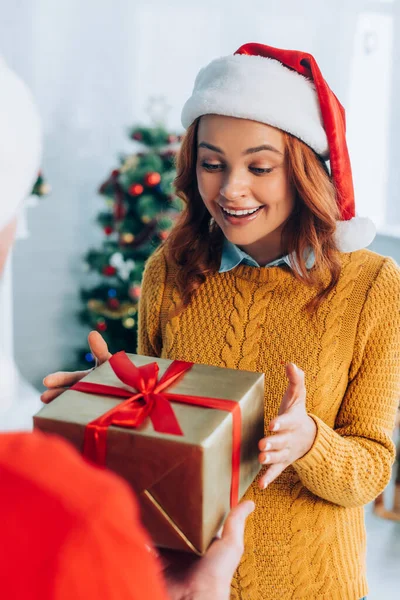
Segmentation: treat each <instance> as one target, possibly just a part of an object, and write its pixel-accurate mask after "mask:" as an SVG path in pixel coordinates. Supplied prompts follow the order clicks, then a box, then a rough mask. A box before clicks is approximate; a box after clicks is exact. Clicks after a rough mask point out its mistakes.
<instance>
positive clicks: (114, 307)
mask: <svg viewBox="0 0 400 600" xmlns="http://www.w3.org/2000/svg"><path fill="white" fill-rule="evenodd" d="M107 304H108V306H109V307H110V308H111V310H117V309H118V308H119V306H120V303H119V300H118V298H109V299H108V302H107Z"/></svg>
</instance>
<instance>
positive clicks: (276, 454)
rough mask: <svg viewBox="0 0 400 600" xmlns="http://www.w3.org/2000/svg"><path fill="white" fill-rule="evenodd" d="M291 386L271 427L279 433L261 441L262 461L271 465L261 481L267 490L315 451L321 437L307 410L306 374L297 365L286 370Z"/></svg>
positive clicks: (288, 366) (271, 429) (261, 484)
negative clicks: (300, 459) (317, 441)
mask: <svg viewBox="0 0 400 600" xmlns="http://www.w3.org/2000/svg"><path fill="white" fill-rule="evenodd" d="M285 369H286V376H287V378H288V380H289V385H288V387H287V390H286V392H285V394H284V396H283V399H282V403H281V405H280V408H279V412H278V416H277V417H276V418H275V419H273V420H272V421H271V422H270V423H269V426H268V429H269V431H271V432H274V433H275V432H278V433H275V435H269V436H267V437H264V438H263V439H262V440H260V442H259V444H258V447H259V450H260V451H261V452H260V454H259V461H260V463H261V464H262V465H270V466H269V467H268V469H267V470H266V472H265V473H264V474H263V475H262V477H260V480H259V486H260V488H262V489H265V488H266V487H267V486H268V485H269V484H270V483H272V482H273V481H274V480H275V479H276V478H277V477H279V475H280V474H281V473H282V472H283V471H284V470H285V469H286V467H288V466H289V465H291V464H292V463H294V462H295V461H296V460H298V459H299V458H302V457H303V456H304V455H305V454H307V452H308V451H309V450H310V449H311V447H312V446H313V444H314V441H315V437H316V435H317V426H316V424H315V421H314V419H312V417H310V416H309V415H308V414H307V410H306V387H305V383H304V372H303V371H302V370H301V369H299V367H297V366H296V365H295V364H294V363H289V364H287V365H286V366H285Z"/></svg>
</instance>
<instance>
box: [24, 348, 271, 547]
mask: <svg viewBox="0 0 400 600" xmlns="http://www.w3.org/2000/svg"><path fill="white" fill-rule="evenodd" d="M127 356H128V357H129V359H130V360H131V361H132V362H134V363H135V365H136V366H137V367H140V366H142V365H145V364H148V363H149V362H157V364H158V365H159V369H160V370H159V378H160V377H161V376H162V375H163V374H164V372H165V371H166V369H167V367H168V366H169V365H170V364H171V362H172V361H170V360H166V359H161V358H154V357H146V356H140V355H136V354H127ZM82 381H85V382H94V383H101V384H104V385H112V386H117V387H120V388H124V389H127V390H132V392H133V393H135V390H133V388H129V387H128V386H127V385H125V384H123V383H122V382H121V381H120V380H119V379H118V378H117V376H116V375H115V373H114V372H113V370H112V368H111V366H110V364H109V363H108V362H106V363H104V364H103V365H101V366H100V367H98V368H97V369H96V370H94V371H92V372H91V373H90V374H89V375H87V377H85V378H84V379H83V380H82ZM166 391H168V392H173V393H176V394H182V395H185V394H188V395H193V396H207V397H213V398H222V399H227V400H234V401H237V402H239V403H240V407H241V413H242V444H241V465H240V483H239V496H240V498H241V497H242V496H243V495H244V493H245V491H246V490H247V488H248V487H249V486H250V485H251V483H252V482H253V480H254V479H255V477H256V476H257V474H258V472H259V470H260V464H259V462H258V441H259V440H260V439H261V438H262V437H263V436H264V426H263V414H264V409H263V404H264V374H263V373H254V372H250V371H238V370H235V369H225V368H221V367H213V366H208V365H200V364H195V365H193V367H192V368H191V370H190V371H188V372H187V373H186V374H185V376H184V378H183V379H181V380H180V381H178V382H177V383H175V384H173V385H171V387H170V388H168V390H166ZM120 401H121V399H119V398H113V397H109V396H96V395H94V394H87V393H83V392H78V391H74V390H67V391H66V392H64V393H63V394H61V395H60V396H59V397H58V398H56V399H55V400H53V402H51V403H50V404H49V405H46V406H44V407H43V408H42V409H41V410H40V411H39V412H38V414H37V415H35V417H34V426H35V428H36V429H40V430H42V431H46V432H51V433H57V434H59V435H61V436H62V437H64V438H66V439H67V440H69V441H70V442H71V443H72V444H73V445H74V446H75V447H76V448H77V449H78V450H79V451H80V452H82V449H83V436H84V430H85V426H86V425H87V423H89V422H90V421H92V420H94V419H96V418H98V417H99V416H100V415H102V414H104V413H105V412H107V411H108V410H109V409H110V408H112V407H113V406H115V404H116V403H118V402H120ZM172 406H173V409H174V412H175V414H176V416H177V419H178V422H179V424H180V426H181V428H182V431H183V433H184V435H183V436H175V435H169V434H164V433H157V432H156V431H154V429H153V426H152V424H151V422H150V419H147V420H146V422H145V423H144V424H143V425H141V426H140V428H137V429H125V428H121V427H115V426H110V427H109V429H108V432H107V467H108V468H109V469H111V470H113V471H115V472H116V473H118V474H119V475H120V476H121V477H123V478H124V479H125V480H126V481H128V483H129V484H130V485H131V487H132V488H133V490H134V491H135V492H136V494H137V497H138V499H139V502H140V506H141V512H142V520H143V523H144V525H145V527H146V528H147V529H148V531H149V532H150V534H151V536H152V538H153V541H154V543H155V544H156V545H158V546H160V547H166V548H170V549H174V550H183V551H188V552H194V553H196V554H199V555H201V554H203V553H204V552H205V551H206V549H207V547H208V546H209V544H210V542H211V541H212V539H213V537H214V536H215V534H216V532H217V531H218V530H219V528H220V527H221V525H222V524H223V522H224V519H225V517H226V516H227V514H228V512H229V510H230V485H231V476H232V415H231V413H229V412H226V411H221V410H216V409H211V408H202V407H197V406H190V405H185V404H178V403H175V402H172Z"/></svg>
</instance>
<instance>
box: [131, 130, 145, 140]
mask: <svg viewBox="0 0 400 600" xmlns="http://www.w3.org/2000/svg"><path fill="white" fill-rule="evenodd" d="M132 139H133V140H136V141H137V142H141V141H142V139H143V134H142V133H141V132H140V131H135V132H134V133H133V134H132Z"/></svg>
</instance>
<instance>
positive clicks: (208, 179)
mask: <svg viewBox="0 0 400 600" xmlns="http://www.w3.org/2000/svg"><path fill="white" fill-rule="evenodd" d="M197 146H198V150H197V152H198V158H197V165H196V172H197V182H198V188H199V192H200V195H201V197H202V199H203V202H204V204H205V205H206V207H207V209H208V211H209V212H210V214H211V215H212V216H213V217H214V219H215V221H216V222H217V224H218V225H219V226H220V228H221V229H222V231H223V233H224V235H225V237H226V238H227V239H228V240H230V241H231V242H233V243H234V244H236V245H237V246H239V247H240V248H242V249H243V250H244V251H245V252H247V253H248V254H250V256H252V257H253V258H254V259H255V260H257V262H258V263H259V264H260V265H261V266H262V263H264V264H266V263H267V262H269V261H270V260H273V259H274V258H277V257H279V256H280V255H281V254H282V252H283V249H282V248H281V242H280V234H281V230H282V228H283V225H284V223H285V221H286V220H287V218H288V217H289V215H290V214H291V212H292V210H293V208H294V192H293V190H292V188H291V186H290V184H289V182H288V176H287V166H286V161H285V148H284V137H283V134H282V132H281V131H280V130H279V129H275V128H274V127H270V126H269V125H264V124H263V123H258V122H256V121H248V120H246V119H237V118H235V117H225V116H220V115H205V116H203V117H201V119H200V123H199V128H198V138H197ZM224 209H228V210H231V211H239V210H246V211H247V210H254V209H257V211H256V212H254V213H253V214H251V215H248V216H245V217H244V216H240V215H238V216H230V215H228V214H227V213H226V212H225V211H224Z"/></svg>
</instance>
